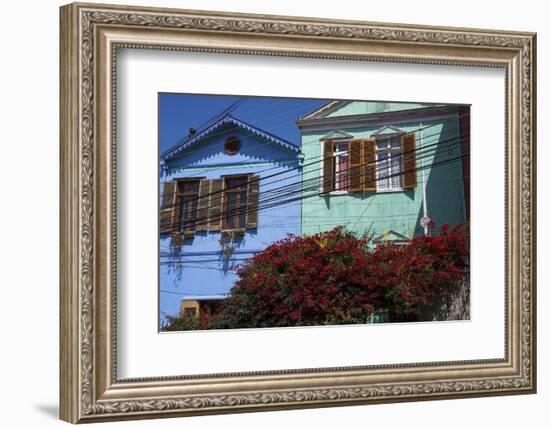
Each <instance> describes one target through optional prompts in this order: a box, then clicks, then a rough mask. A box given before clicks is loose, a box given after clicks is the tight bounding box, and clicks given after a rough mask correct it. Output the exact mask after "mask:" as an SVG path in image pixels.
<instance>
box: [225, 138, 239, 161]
mask: <svg viewBox="0 0 550 427" xmlns="http://www.w3.org/2000/svg"><path fill="white" fill-rule="evenodd" d="M223 148H224V151H225V153H226V154H228V155H230V156H234V155H235V154H237V153H238V152H239V150H240V148H241V140H240V139H239V137H238V136H230V137H229V138H227V139H226V140H225V143H224V145H223Z"/></svg>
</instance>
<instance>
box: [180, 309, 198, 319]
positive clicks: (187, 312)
mask: <svg viewBox="0 0 550 427" xmlns="http://www.w3.org/2000/svg"><path fill="white" fill-rule="evenodd" d="M183 313H184V314H185V315H187V316H192V317H196V316H197V309H196V308H195V307H185V308H184V309H183Z"/></svg>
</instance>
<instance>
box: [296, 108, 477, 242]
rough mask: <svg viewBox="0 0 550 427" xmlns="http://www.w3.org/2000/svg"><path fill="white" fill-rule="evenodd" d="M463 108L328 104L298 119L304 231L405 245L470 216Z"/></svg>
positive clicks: (466, 126) (466, 110) (467, 141)
mask: <svg viewBox="0 0 550 427" xmlns="http://www.w3.org/2000/svg"><path fill="white" fill-rule="evenodd" d="M469 123H470V117H469V106H463V105H448V104H446V105H442V104H418V103H395V102H369V101H332V102H329V103H327V104H326V105H324V106H323V107H321V108H319V109H318V110H316V111H313V112H312V113H310V114H308V115H306V116H304V117H302V118H300V119H299V120H298V121H297V125H298V127H299V128H300V131H301V150H302V153H303V157H304V159H303V178H302V185H303V198H302V234H313V233H318V232H320V231H325V230H330V229H332V228H334V227H335V226H338V225H343V226H345V227H346V228H347V229H349V230H352V231H354V232H355V233H356V234H357V235H359V236H363V235H365V234H367V235H370V236H371V237H372V238H374V241H375V243H379V242H383V241H387V242H394V243H404V242H406V241H407V240H408V239H410V238H412V237H413V236H418V235H422V234H428V233H430V234H433V233H437V232H438V231H439V230H440V228H441V226H442V225H444V224H448V225H450V226H454V225H457V224H461V223H464V222H466V221H467V220H468V218H469V203H470V202H469V197H470V195H469V186H470V183H469V165H470V163H469V161H470V159H469V144H470V138H469V132H470V130H469V126H470V125H469Z"/></svg>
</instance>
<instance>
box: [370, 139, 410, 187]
mask: <svg viewBox="0 0 550 427" xmlns="http://www.w3.org/2000/svg"><path fill="white" fill-rule="evenodd" d="M384 141H386V142H387V146H386V147H384V148H378V144H379V143H381V142H384ZM395 141H398V142H399V146H398V147H392V146H391V143H392V142H395ZM374 150H375V158H376V192H377V193H392V192H398V191H403V147H402V145H401V135H400V134H397V135H388V136H384V137H377V138H376V139H375V141H374ZM381 153H389V154H390V158H389V172H388V175H393V174H394V173H396V172H395V171H394V170H393V165H392V158H393V155H394V154H398V155H399V157H400V161H399V165H400V166H399V169H400V173H401V175H400V176H399V185H398V186H395V187H394V186H393V180H392V177H390V178H386V182H387V183H388V185H387V186H386V187H383V188H382V187H381V186H380V183H381V180H382V179H381V178H380V164H379V163H380V161H381V160H380V159H379V154H381Z"/></svg>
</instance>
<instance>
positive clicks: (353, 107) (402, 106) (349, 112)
mask: <svg viewBox="0 0 550 427" xmlns="http://www.w3.org/2000/svg"><path fill="white" fill-rule="evenodd" d="M433 105H434V104H415V103H398V102H367V101H352V102H349V103H345V104H344V105H342V106H341V107H339V108H336V109H335V110H333V111H330V112H329V113H328V114H326V115H325V116H324V117H340V116H354V115H358V114H372V113H384V112H389V111H405V110H414V109H417V108H425V107H429V106H433Z"/></svg>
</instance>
